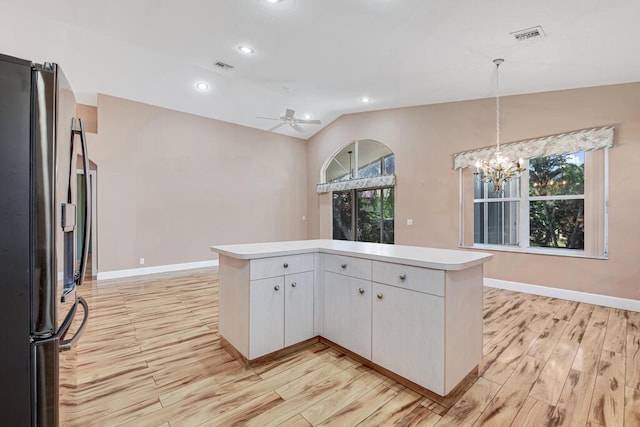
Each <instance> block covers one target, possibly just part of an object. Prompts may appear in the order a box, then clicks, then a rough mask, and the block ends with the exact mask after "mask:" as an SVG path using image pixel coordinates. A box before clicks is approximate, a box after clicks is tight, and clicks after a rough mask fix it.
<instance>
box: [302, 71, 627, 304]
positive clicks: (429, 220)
mask: <svg viewBox="0 0 640 427" xmlns="http://www.w3.org/2000/svg"><path fill="white" fill-rule="evenodd" d="M501 112H502V115H501V139H502V141H503V142H509V141H517V140H523V139H529V138H535V137H540V136H544V135H551V134H557V133H563V132H567V131H572V130H577V129H584V128H591V127H597V126H603V125H614V126H615V127H616V137H615V141H616V144H617V147H616V148H614V149H612V150H610V152H609V166H610V174H609V177H610V196H609V254H610V255H609V259H608V260H596V259H581V258H573V257H559V256H548V255H531V254H520V253H505V252H494V254H495V257H494V258H493V260H492V261H491V262H489V263H488V264H487V265H486V267H485V276H486V277H490V278H495V279H502V280H509V281H515V282H523V283H530V284H537V285H543V286H553V287H558V288H564V289H571V290H577V291H582V292H591V293H597V294H605V295H611V296H617V297H623V298H633V299H640V262H639V260H640V256H639V255H638V252H639V250H638V242H640V231H639V230H640V227H639V225H638V224H639V220H638V219H637V218H638V217H639V215H638V212H639V211H640V191H638V182H637V179H638V178H637V176H638V174H637V171H636V169H635V166H636V165H637V164H638V159H640V83H632V84H625V85H614V86H604V87H596V88H586V89H575V90H566V91H557V92H547V93H539V94H531V95H520V96H510V97H504V98H502V99H501ZM365 138H370V139H375V140H378V141H380V142H382V143H384V144H386V145H387V146H388V147H389V148H391V149H392V150H393V151H394V152H395V154H396V176H397V185H396V193H395V219H396V224H395V242H396V243H397V244H406V245H419V246H431V247H441V248H457V243H458V194H459V193H458V172H457V171H454V170H453V169H452V164H453V160H452V155H453V154H454V153H456V152H460V151H464V150H469V149H473V148H480V147H485V146H490V145H492V144H494V143H495V100H494V99H482V100H475V101H464V102H454V103H447V104H439V105H429V106H419V107H410V108H402V109H394V110H384V111H376V112H370V113H361V114H352V115H347V116H343V117H341V118H339V119H338V120H336V121H335V122H333V123H332V124H331V125H330V126H328V127H327V128H325V129H323V130H322V131H321V132H319V133H318V134H317V135H315V136H314V137H313V138H312V139H311V140H310V141H309V146H308V168H309V169H308V192H309V193H308V194H309V196H308V212H309V223H308V236H309V238H318V237H322V238H331V231H332V229H331V200H330V196H329V195H322V196H318V195H317V194H316V193H315V185H316V184H317V183H318V180H319V176H320V168H321V166H322V164H323V162H324V161H325V159H326V158H327V157H328V156H330V155H331V154H332V153H334V152H335V151H336V150H337V149H338V148H339V147H340V146H342V145H344V144H346V143H347V142H349V141H352V140H354V139H365ZM408 218H411V219H413V221H414V225H413V226H408V225H407V219H408Z"/></svg>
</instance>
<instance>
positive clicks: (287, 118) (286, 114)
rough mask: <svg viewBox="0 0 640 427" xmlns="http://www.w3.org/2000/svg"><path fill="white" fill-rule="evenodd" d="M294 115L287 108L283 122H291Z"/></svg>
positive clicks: (293, 112)
mask: <svg viewBox="0 0 640 427" xmlns="http://www.w3.org/2000/svg"><path fill="white" fill-rule="evenodd" d="M294 114H296V112H295V111H293V110H290V109H289V108H287V110H286V111H285V113H284V119H285V120H292V119H293V115H294Z"/></svg>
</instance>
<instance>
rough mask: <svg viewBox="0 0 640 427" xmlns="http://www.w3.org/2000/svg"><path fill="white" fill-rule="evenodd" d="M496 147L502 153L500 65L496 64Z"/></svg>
mask: <svg viewBox="0 0 640 427" xmlns="http://www.w3.org/2000/svg"><path fill="white" fill-rule="evenodd" d="M496 146H497V149H498V152H500V63H496Z"/></svg>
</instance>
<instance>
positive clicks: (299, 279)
mask: <svg viewBox="0 0 640 427" xmlns="http://www.w3.org/2000/svg"><path fill="white" fill-rule="evenodd" d="M284 288H285V289H284V346H285V347H287V346H290V345H293V344H296V343H299V342H301V341H304V340H306V339H309V338H313V271H308V272H306V273H298V274H288V275H286V276H285V277H284Z"/></svg>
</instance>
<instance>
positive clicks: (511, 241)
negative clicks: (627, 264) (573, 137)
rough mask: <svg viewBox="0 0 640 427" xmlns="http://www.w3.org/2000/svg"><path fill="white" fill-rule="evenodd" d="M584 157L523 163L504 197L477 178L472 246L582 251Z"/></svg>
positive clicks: (568, 155)
mask: <svg viewBox="0 0 640 427" xmlns="http://www.w3.org/2000/svg"><path fill="white" fill-rule="evenodd" d="M584 154H585V153H584V152H578V153H573V154H560V155H552V156H547V157H541V158H537V159H530V160H529V161H525V165H524V166H525V168H526V169H527V170H526V172H524V173H523V174H522V176H521V178H519V179H516V180H513V181H511V182H509V183H508V184H507V185H506V186H505V191H504V193H497V192H495V191H493V189H492V185H491V184H487V183H484V182H481V181H479V180H476V182H475V185H474V200H473V203H474V209H473V210H474V214H473V219H474V233H473V235H474V238H473V242H474V244H492V245H511V246H521V247H540V248H563V249H577V250H584ZM523 188H526V189H527V191H521V189H523ZM521 207H522V209H521Z"/></svg>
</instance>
